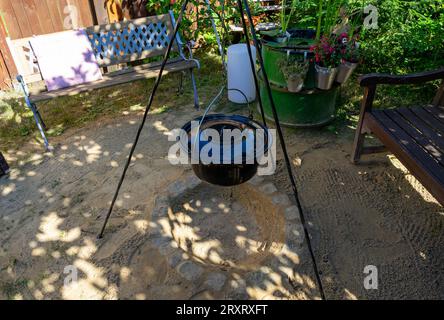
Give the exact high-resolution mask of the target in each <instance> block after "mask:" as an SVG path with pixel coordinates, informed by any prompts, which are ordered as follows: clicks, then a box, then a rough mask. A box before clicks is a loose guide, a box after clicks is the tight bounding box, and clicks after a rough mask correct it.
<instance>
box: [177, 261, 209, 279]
mask: <svg viewBox="0 0 444 320" xmlns="http://www.w3.org/2000/svg"><path fill="white" fill-rule="evenodd" d="M177 272H179V274H180V275H181V276H182V277H184V278H185V279H187V280H188V281H196V280H198V279H199V278H200V276H201V275H202V273H203V268H202V267H201V266H199V265H198V264H196V263H194V262H192V261H184V262H182V263H181V264H179V265H178V266H177Z"/></svg>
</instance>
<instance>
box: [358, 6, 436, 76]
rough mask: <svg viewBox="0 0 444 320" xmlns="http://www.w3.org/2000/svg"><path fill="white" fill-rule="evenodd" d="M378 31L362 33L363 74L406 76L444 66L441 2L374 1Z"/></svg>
mask: <svg viewBox="0 0 444 320" xmlns="http://www.w3.org/2000/svg"><path fill="white" fill-rule="evenodd" d="M374 5H375V6H376V7H377V8H378V13H379V18H378V28H377V29H376V30H364V32H363V34H362V36H361V48H362V53H363V56H364V58H365V64H364V68H363V70H364V71H365V72H369V71H372V72H374V71H379V72H392V73H409V72H417V71H424V70H429V69H436V68H438V67H439V66H442V65H444V31H443V30H444V2H443V1H433V0H422V1H400V0H379V1H374Z"/></svg>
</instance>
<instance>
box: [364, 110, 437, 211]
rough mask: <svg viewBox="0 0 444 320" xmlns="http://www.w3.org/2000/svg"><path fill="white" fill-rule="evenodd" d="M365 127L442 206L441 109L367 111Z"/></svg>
mask: <svg viewBox="0 0 444 320" xmlns="http://www.w3.org/2000/svg"><path fill="white" fill-rule="evenodd" d="M366 127H367V128H368V129H369V130H370V131H371V132H372V133H373V135H375V136H376V137H377V138H378V139H379V140H380V141H381V142H382V143H383V144H384V145H385V146H387V148H388V149H389V150H390V151H392V152H393V154H394V155H395V156H396V157H397V158H398V159H399V160H400V161H401V162H402V163H403V164H404V165H405V166H406V168H407V169H408V170H409V171H410V172H414V173H415V176H416V178H417V179H418V180H419V181H420V182H421V183H422V184H423V185H424V186H427V188H428V190H429V191H430V193H431V194H432V195H433V196H434V197H435V198H436V199H437V200H438V201H439V202H441V203H444V188H443V186H444V109H443V108H441V107H433V106H426V107H416V108H397V109H390V110H371V111H370V112H368V113H367V115H366Z"/></svg>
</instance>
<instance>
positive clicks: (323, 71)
mask: <svg viewBox="0 0 444 320" xmlns="http://www.w3.org/2000/svg"><path fill="white" fill-rule="evenodd" d="M315 69H316V87H317V88H318V89H321V90H329V89H331V87H332V86H333V82H334V81H335V78H336V73H337V71H338V68H325V67H321V66H319V65H315Z"/></svg>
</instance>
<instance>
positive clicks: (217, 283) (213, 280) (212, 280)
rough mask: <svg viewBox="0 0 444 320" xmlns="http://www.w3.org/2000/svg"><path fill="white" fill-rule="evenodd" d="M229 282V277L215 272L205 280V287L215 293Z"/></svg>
mask: <svg viewBox="0 0 444 320" xmlns="http://www.w3.org/2000/svg"><path fill="white" fill-rule="evenodd" d="M226 280H227V276H226V275H225V274H223V273H218V272H213V273H210V274H209V275H208V277H207V280H205V286H206V287H207V288H208V289H210V290H213V291H220V290H222V288H223V286H224V285H225V281H226Z"/></svg>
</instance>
